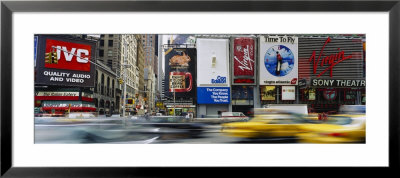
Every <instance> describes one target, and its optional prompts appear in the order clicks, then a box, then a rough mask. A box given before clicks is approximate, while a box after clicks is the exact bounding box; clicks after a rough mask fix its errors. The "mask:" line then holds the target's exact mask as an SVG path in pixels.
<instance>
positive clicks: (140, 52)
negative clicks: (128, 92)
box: [136, 35, 145, 114]
mask: <svg viewBox="0 0 400 178" xmlns="http://www.w3.org/2000/svg"><path fill="white" fill-rule="evenodd" d="M136 40H137V59H138V60H137V62H136V65H137V70H138V78H137V79H138V84H139V85H138V90H139V93H138V97H137V101H138V103H137V104H138V105H139V107H140V110H139V111H140V112H144V104H145V103H144V91H145V88H144V84H145V81H144V68H145V52H144V49H143V41H142V40H143V39H142V35H136ZM140 112H139V114H144V113H140Z"/></svg>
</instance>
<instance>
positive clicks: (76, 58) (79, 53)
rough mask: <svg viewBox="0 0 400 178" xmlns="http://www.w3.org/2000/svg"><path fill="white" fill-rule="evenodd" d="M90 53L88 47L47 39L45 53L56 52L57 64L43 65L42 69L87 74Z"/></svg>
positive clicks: (89, 47)
mask: <svg viewBox="0 0 400 178" xmlns="http://www.w3.org/2000/svg"><path fill="white" fill-rule="evenodd" d="M91 51H92V47H91V46H90V45H86V44H81V43H72V42H69V41H60V40H53V39H47V40H46V51H45V52H46V53H51V52H56V55H57V56H56V59H57V63H45V64H44V67H45V68H54V69H66V70H77V71H87V72H89V71H90V62H89V61H90V60H91V59H90V56H91Z"/></svg>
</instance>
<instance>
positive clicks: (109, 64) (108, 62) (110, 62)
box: [107, 60, 112, 68]
mask: <svg viewBox="0 0 400 178" xmlns="http://www.w3.org/2000/svg"><path fill="white" fill-rule="evenodd" d="M107 66H108V67H110V68H112V60H107Z"/></svg>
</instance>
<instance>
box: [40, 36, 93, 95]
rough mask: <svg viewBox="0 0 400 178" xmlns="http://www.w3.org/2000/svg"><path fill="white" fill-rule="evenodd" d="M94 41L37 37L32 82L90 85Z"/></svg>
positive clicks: (91, 85)
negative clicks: (33, 78) (36, 56)
mask: <svg viewBox="0 0 400 178" xmlns="http://www.w3.org/2000/svg"><path fill="white" fill-rule="evenodd" d="M94 51H95V43H93V42H90V41H84V40H82V41H81V40H74V39H69V38H60V37H53V36H39V44H38V58H37V65H36V68H35V84H43V85H60V86H79V87H94V77H95V75H94V73H95V70H96V69H95V66H94V64H93V63H94V62H95V61H94V58H95V57H94Z"/></svg>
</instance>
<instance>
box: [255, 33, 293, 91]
mask: <svg viewBox="0 0 400 178" xmlns="http://www.w3.org/2000/svg"><path fill="white" fill-rule="evenodd" d="M259 41H260V53H259V54H260V56H259V59H260V64H259V71H260V76H259V82H260V85H297V84H298V38H297V37H295V36H261V37H260V40H259Z"/></svg>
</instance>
